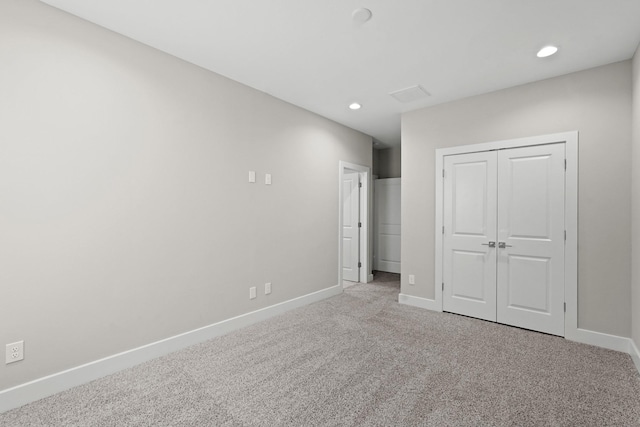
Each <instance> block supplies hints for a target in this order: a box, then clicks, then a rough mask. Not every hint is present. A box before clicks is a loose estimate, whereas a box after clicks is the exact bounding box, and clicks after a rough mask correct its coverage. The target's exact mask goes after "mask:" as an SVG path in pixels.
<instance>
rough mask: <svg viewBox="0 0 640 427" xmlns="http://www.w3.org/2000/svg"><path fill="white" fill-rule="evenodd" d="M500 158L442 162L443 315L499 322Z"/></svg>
mask: <svg viewBox="0 0 640 427" xmlns="http://www.w3.org/2000/svg"><path fill="white" fill-rule="evenodd" d="M496 162H497V154H496V153H495V152H484V153H469V154H460V155H453V156H446V157H445V159H444V168H445V180H444V248H443V250H444V256H443V280H444V292H443V310H445V311H450V312H452V313H459V314H465V315H468V316H473V317H478V318H481V319H486V320H493V321H495V320H496V268H495V263H496V249H495V248H492V247H490V246H488V243H489V241H495V236H496V203H497V182H496V181H497V168H496Z"/></svg>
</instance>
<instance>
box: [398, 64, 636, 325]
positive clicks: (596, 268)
mask: <svg viewBox="0 0 640 427" xmlns="http://www.w3.org/2000/svg"><path fill="white" fill-rule="evenodd" d="M630 129H631V62H630V61H625V62H620V63H616V64H611V65H607V66H603V67H599V68H595V69H591V70H586V71H581V72H577V73H573V74H569V75H565V76H561V77H557V78H553V79H549V80H544V81H540V82H536V83H531V84H527V85H523V86H518V87H514V88H510V89H505V90H501V91H497V92H493V93H489V94H486V95H480V96H475V97H471V98H467V99H463V100H460V101H456V102H451V103H448V104H443V105H439V106H435V107H431V108H426V109H422V110H418V111H414V112H410V113H406V114H404V115H403V116H402V292H403V293H405V294H408V295H414V296H418V297H424V298H430V299H433V298H434V295H435V287H434V223H435V217H434V210H435V200H434V186H435V183H434V182H435V179H434V168H433V166H434V155H435V153H434V150H435V149H436V148H441V147H452V146H457V145H465V144H473V143H480V142H490V141H498V140H503V139H511V138H520V137H527V136H534V135H543V134H550V133H556V132H564V131H572V130H577V131H579V207H578V209H579V223H578V227H579V236H578V239H579V248H578V251H579V255H578V263H579V267H578V277H579V283H578V324H579V327H580V328H585V329H589V330H593V331H598V332H604V333H610V334H614V335H619V336H624V337H629V336H630V334H631V322H630V318H631V298H630V297H631V287H630V280H631V279H630V276H631V236H630V232H629V230H630V227H631V215H630V214H631V186H630V184H631V135H630ZM408 274H415V275H416V285H414V286H410V285H409V284H408V280H407V277H408Z"/></svg>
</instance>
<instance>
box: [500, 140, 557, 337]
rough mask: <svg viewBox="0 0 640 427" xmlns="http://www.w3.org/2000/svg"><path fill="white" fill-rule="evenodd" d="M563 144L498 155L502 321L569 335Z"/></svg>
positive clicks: (510, 150) (505, 152) (513, 150)
mask: <svg viewBox="0 0 640 427" xmlns="http://www.w3.org/2000/svg"><path fill="white" fill-rule="evenodd" d="M564 159H565V154H564V144H550V145H540V146H534V147H524V148H515V149H509V150H502V151H500V152H499V154H498V194H499V204H498V242H504V244H505V247H504V248H498V249H497V251H498V252H497V253H498V260H497V262H498V265H497V270H498V272H497V320H498V322H500V323H505V324H509V325H514V326H518V327H522V328H528V329H534V330H537V331H540V332H546V333H550V334H555V335H564Z"/></svg>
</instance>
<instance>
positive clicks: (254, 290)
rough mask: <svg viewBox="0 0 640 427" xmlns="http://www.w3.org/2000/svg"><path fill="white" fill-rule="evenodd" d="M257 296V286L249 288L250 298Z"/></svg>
mask: <svg viewBox="0 0 640 427" xmlns="http://www.w3.org/2000/svg"><path fill="white" fill-rule="evenodd" d="M256 296H257V292H256V287H255V286H253V287H251V288H249V299H254V298H255V297H256Z"/></svg>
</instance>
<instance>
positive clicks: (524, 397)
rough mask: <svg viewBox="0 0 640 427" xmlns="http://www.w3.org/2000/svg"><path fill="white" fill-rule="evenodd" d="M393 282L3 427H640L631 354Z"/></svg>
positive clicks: (58, 401)
mask: <svg viewBox="0 0 640 427" xmlns="http://www.w3.org/2000/svg"><path fill="white" fill-rule="evenodd" d="M397 279H398V276H397V275H389V274H381V275H379V276H378V279H377V282H376V283H373V284H367V285H362V284H360V285H355V286H352V287H350V288H348V289H346V290H345V292H344V294H342V295H339V296H337V297H334V298H331V299H328V300H325V301H322V302H319V303H316V304H313V305H310V306H307V307H304V308H301V309H298V310H295V311H292V312H289V313H287V314H284V315H282V316H279V317H275V318H272V319H270V320H268V321H265V322H262V323H260V324H257V325H254V326H251V327H248V328H245V329H242V330H239V331H236V332H234V333H231V334H228V335H226V336H223V337H220V338H216V339H214V340H211V341H208V342H206V343H203V344H200V345H196V346H194V347H190V348H188V349H185V350H182V351H179V352H176V353H173V354H171V355H168V356H165V357H162V358H160V359H157V360H154V361H151V362H148V363H145V364H143V365H140V366H137V367H134V368H132V369H128V370H126V371H122V372H120V373H117V374H114V375H111V376H109V377H106V378H103V379H100V380H96V381H94V382H92V383H89V384H87V385H84V386H81V387H77V388H75V389H72V390H69V391H66V392H63V393H60V394H57V395H55V396H52V397H50V398H46V399H43V400H41V401H38V402H35V403H32V404H29V405H26V406H23V407H22V408H18V409H15V410H12V411H9V412H6V413H4V414H2V415H0V425H2V426H40V425H42V426H45V425H46V426H131V425H141V426H187V425H188V426H356V425H357V426H360V425H362V426H637V425H640V375H638V373H637V371H636V370H635V368H634V366H633V362H632V361H631V359H630V357H629V356H628V355H626V354H622V353H617V352H614V351H609V350H604V349H600V348H596V347H591V346H587V345H582V344H577V343H573V342H569V341H566V340H564V339H562V338H558V337H552V336H548V335H543V334H538V333H535V332H529V331H524V330H521V329H516V328H510V327H507V326H502V325H497V324H493V323H489V322H484V321H480V320H476V319H471V318H466V317H462V316H456V315H451V314H442V313H434V312H429V311H426V310H422V309H418V308H413V307H408V306H403V305H399V304H398V303H397V302H396V300H397V295H398V292H399V283H398V281H397Z"/></svg>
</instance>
